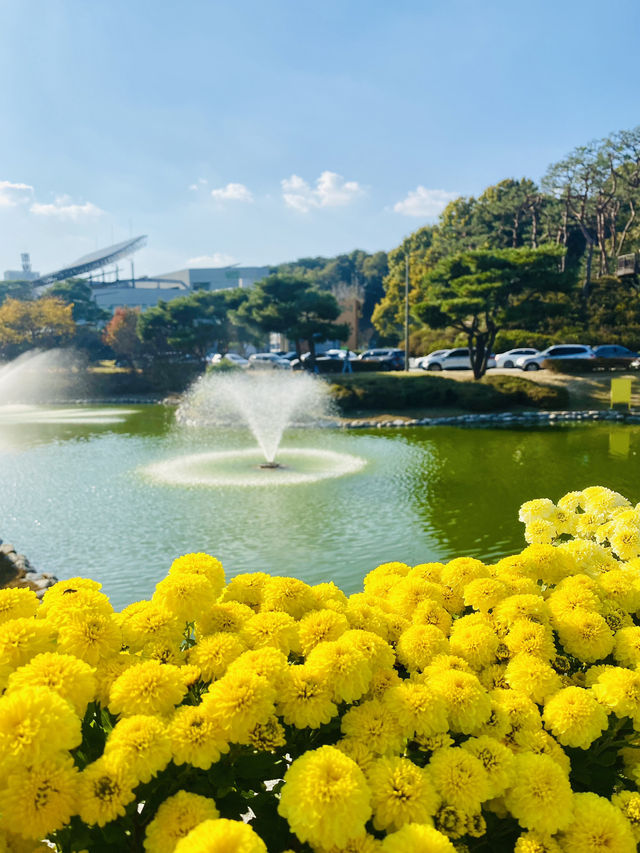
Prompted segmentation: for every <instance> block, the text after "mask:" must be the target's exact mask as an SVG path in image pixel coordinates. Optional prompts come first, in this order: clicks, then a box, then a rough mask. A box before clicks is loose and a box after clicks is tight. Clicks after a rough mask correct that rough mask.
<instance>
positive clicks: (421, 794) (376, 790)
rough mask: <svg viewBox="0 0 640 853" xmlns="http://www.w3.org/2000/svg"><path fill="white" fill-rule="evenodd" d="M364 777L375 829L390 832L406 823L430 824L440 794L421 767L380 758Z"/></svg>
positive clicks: (398, 759) (406, 760)
mask: <svg viewBox="0 0 640 853" xmlns="http://www.w3.org/2000/svg"><path fill="white" fill-rule="evenodd" d="M367 779H368V782H369V787H370V788H371V805H372V807H373V825H374V827H375V828H376V829H378V830H380V829H385V830H387V831H393V830H395V829H400V827H401V826H404V824H406V823H426V824H429V823H431V817H432V815H434V814H435V812H436V810H437V808H438V806H439V805H440V797H439V796H438V794H437V793H436V791H435V788H434V787H433V785H432V784H431V782H430V779H429V774H428V773H427V772H426V771H425V770H423V769H422V768H421V767H417V766H416V765H415V764H414V763H413V762H412V761H409V760H408V759H406V758H397V757H396V758H379V759H378V760H377V761H374V762H373V764H372V765H371V767H370V768H369V771H368V773H367Z"/></svg>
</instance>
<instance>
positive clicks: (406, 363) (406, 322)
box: [404, 251, 409, 372]
mask: <svg viewBox="0 0 640 853" xmlns="http://www.w3.org/2000/svg"><path fill="white" fill-rule="evenodd" d="M404 259H405V270H404V369H405V372H407V371H408V370H409V252H408V251H407V252H405V256H404Z"/></svg>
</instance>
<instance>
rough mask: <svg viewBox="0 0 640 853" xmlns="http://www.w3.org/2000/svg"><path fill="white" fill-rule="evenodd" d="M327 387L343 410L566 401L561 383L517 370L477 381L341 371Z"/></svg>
mask: <svg viewBox="0 0 640 853" xmlns="http://www.w3.org/2000/svg"><path fill="white" fill-rule="evenodd" d="M331 392H332V394H333V397H334V399H335V400H336V402H337V403H338V406H339V407H340V409H341V410H342V411H343V412H345V413H347V412H353V411H357V410H362V411H379V412H380V411H398V410H402V409H417V408H422V409H428V408H461V409H466V410H468V411H471V412H492V411H503V410H506V409H509V408H511V407H513V406H525V407H526V406H530V407H534V408H541V409H557V408H565V407H566V406H567V405H568V392H567V391H566V389H564V388H555V387H549V386H543V385H540V384H538V383H536V382H532V381H531V380H529V379H525V378H524V377H520V376H491V375H490V374H489V375H486V376H484V377H483V378H482V380H481V381H480V382H475V381H470V382H460V381H458V380H456V379H449V378H447V377H445V376H432V375H424V376H421V375H415V374H410V375H408V376H407V375H398V374H380V373H377V374H375V375H371V376H349V375H344V376H340V377H335V378H333V379H332V384H331Z"/></svg>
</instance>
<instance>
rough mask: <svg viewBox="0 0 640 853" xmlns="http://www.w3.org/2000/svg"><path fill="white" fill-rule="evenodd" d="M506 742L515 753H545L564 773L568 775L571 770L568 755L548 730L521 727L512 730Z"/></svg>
mask: <svg viewBox="0 0 640 853" xmlns="http://www.w3.org/2000/svg"><path fill="white" fill-rule="evenodd" d="M508 742H509V746H510V747H511V749H512V750H513V751H514V753H516V754H520V753H531V755H547V756H548V757H549V758H551V759H552V760H553V761H555V763H556V764H557V765H558V767H559V768H560V769H561V770H562V772H563V773H564V774H565V775H567V776H568V775H569V772H570V771H571V762H570V760H569V756H568V755H567V753H566V752H565V751H564V750H563V749H562V747H561V746H560V744H559V743H558V742H557V741H556V740H555V738H553V737H552V736H551V735H550V734H549V733H548V732H545V731H543V730H541V729H538V730H537V731H531V730H530V729H523V730H521V731H515V732H513V733H512V735H511V737H510V738H509V741H508Z"/></svg>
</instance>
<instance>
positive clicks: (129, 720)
mask: <svg viewBox="0 0 640 853" xmlns="http://www.w3.org/2000/svg"><path fill="white" fill-rule="evenodd" d="M112 753H118V760H122V761H124V762H125V763H126V765H127V766H128V767H129V769H130V770H131V773H132V774H133V775H134V776H135V778H136V779H137V780H138V781H140V782H148V781H149V780H150V779H151V777H152V776H155V775H156V774H157V773H159V772H160V771H161V770H164V768H165V767H166V766H167V764H168V763H169V762H170V761H171V740H170V739H169V737H168V735H167V731H166V726H165V724H164V723H163V722H162V720H160V719H158V718H157V717H149V716H144V715H143V714H135V715H134V716H133V717H125V718H124V719H122V720H120V721H119V722H118V723H116V725H115V727H114V728H113V729H112V731H111V732H110V734H109V737H108V739H107V743H106V744H105V748H104V754H105V755H111V754H112Z"/></svg>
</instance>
